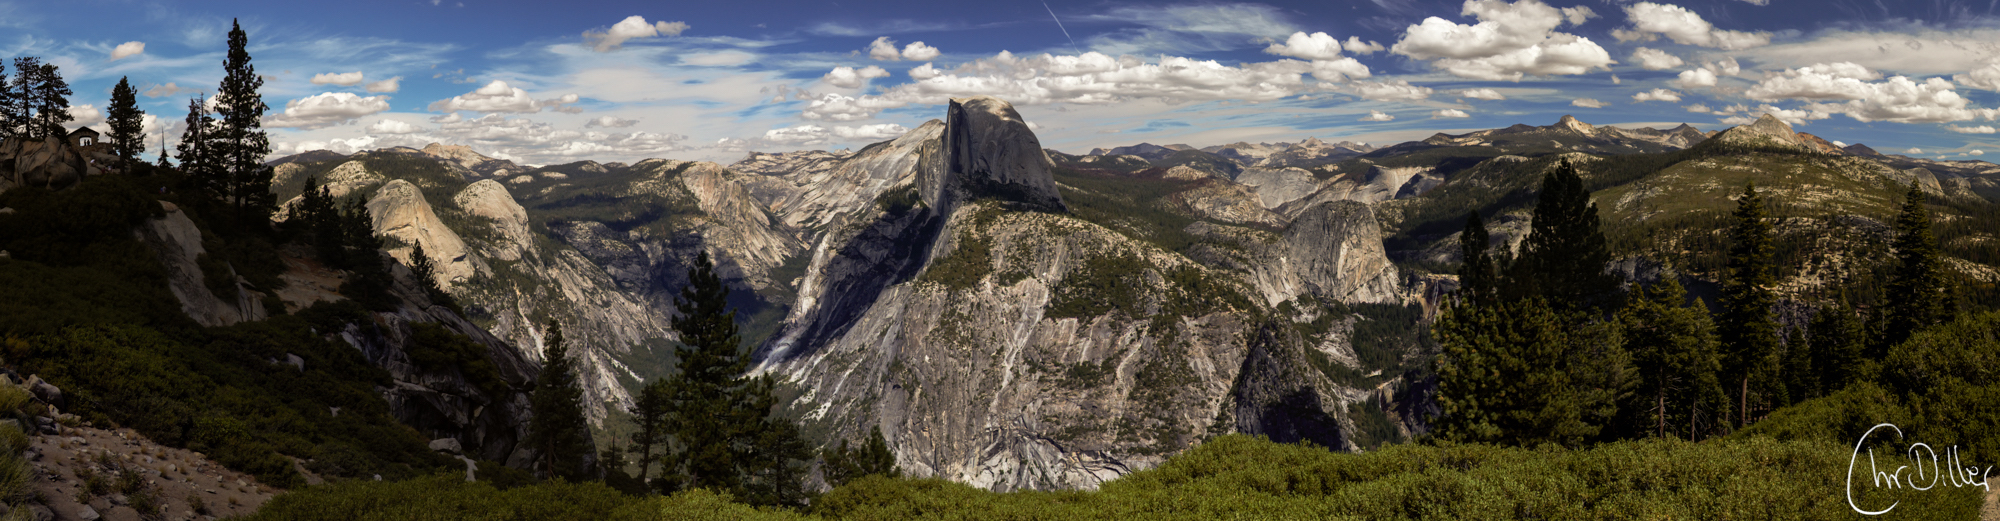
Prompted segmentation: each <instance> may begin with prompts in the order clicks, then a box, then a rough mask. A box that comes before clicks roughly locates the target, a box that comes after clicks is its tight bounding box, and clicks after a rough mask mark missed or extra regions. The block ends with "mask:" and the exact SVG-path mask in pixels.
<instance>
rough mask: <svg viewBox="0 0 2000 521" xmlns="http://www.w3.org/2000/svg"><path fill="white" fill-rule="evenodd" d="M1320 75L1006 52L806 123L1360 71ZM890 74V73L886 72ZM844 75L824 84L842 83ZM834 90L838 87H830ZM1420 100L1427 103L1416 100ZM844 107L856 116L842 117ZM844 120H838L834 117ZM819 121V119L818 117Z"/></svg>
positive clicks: (836, 103)
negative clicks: (954, 105) (965, 104)
mask: <svg viewBox="0 0 2000 521" xmlns="http://www.w3.org/2000/svg"><path fill="white" fill-rule="evenodd" d="M1328 65H1329V66H1325V67H1320V68H1315V65H1314V64H1313V63H1311V62H1305V61H1299V60H1278V61H1271V62H1259V63H1246V64H1242V65H1240V66H1234V67H1232V66H1227V65H1223V64H1221V63H1218V62H1216V61H1214V60H1196V59H1193V58H1185V57H1177V56H1162V57H1160V58H1159V61H1158V62H1154V63H1148V62H1147V61H1145V60H1143V59H1140V58H1138V57H1135V56H1120V57H1117V58H1113V57H1111V56H1108V55H1105V54H1102V53H1097V52H1087V53H1083V54H1081V55H1051V54H1042V55H1037V56H1026V57H1023V56H1016V55H1014V54H1013V53H1010V52H1006V51H1001V52H1000V53H999V54H996V55H994V56H992V57H989V58H981V59H978V60H973V61H971V62H966V63H963V64H960V65H959V66H957V67H955V68H953V69H952V70H949V71H946V70H941V69H938V68H936V67H934V66H924V67H918V68H916V69H912V70H911V74H912V77H913V79H916V80H917V81H914V82H911V83H905V84H901V85H896V86H894V87H890V88H887V89H884V90H883V91H882V92H881V93H880V94H874V95H866V96H859V97H854V98H853V101H851V102H850V101H846V100H845V99H844V98H846V97H844V96H843V97H841V98H827V97H824V96H823V97H822V98H821V99H820V101H817V102H815V104H814V106H812V107H808V109H807V112H809V113H812V114H809V115H807V119H829V120H835V121H846V120H854V119H866V118H867V117H870V116H872V115H873V114H874V113H875V112H877V111H879V110H882V109H888V108H896V107H903V106H907V105H911V104H943V103H945V102H946V101H948V100H949V99H950V98H952V97H962V96H976V95H987V96H994V97H998V98H1001V99H1005V100H1007V101H1008V102H1010V103H1013V104H1015V105H1039V104H1048V103H1078V104H1102V103H1114V102H1118V101H1123V100H1129V99H1141V98H1143V99H1161V100H1166V101H1169V102H1187V101H1209V100H1238V101H1274V100H1279V99H1284V98H1289V97H1293V96H1297V95H1299V94H1303V93H1306V92H1310V91H1312V89H1313V88H1314V87H1315V86H1316V85H1315V84H1310V83H1307V82H1306V81H1305V79H1304V75H1306V74H1315V75H1316V77H1318V78H1319V79H1320V80H1321V81H1322V83H1324V82H1325V80H1326V77H1327V76H1332V75H1335V74H1336V73H1338V74H1339V75H1343V76H1344V75H1349V74H1358V73H1360V72H1362V69H1363V68H1361V67H1358V65H1359V64H1358V63H1357V64H1354V65H1356V67H1349V66H1345V65H1344V64H1328ZM885 72H886V71H885ZM851 73H852V74H854V78H855V80H854V83H853V85H856V86H859V85H860V78H861V72H860V71H852V72H851ZM840 75H841V73H840V71H839V69H836V70H835V72H834V73H829V74H828V76H827V78H823V79H826V80H832V79H835V78H834V77H835V76H840ZM828 83H829V85H832V84H833V82H832V81H828ZM1391 88H1393V89H1400V90H1404V91H1411V92H1420V93H1422V94H1423V95H1424V96H1428V95H1429V92H1430V89H1428V88H1424V87H1416V86H1410V85H1408V84H1407V83H1402V84H1400V85H1398V86H1396V87H1391ZM1414 99H1422V98H1421V97H1417V98H1414ZM841 104H847V105H852V106H853V107H855V110H836V109H840V108H845V107H841V106H840V105H841ZM835 113H839V114H846V115H845V116H842V117H840V118H835V117H832V116H831V114H835ZM815 114H816V116H815Z"/></svg>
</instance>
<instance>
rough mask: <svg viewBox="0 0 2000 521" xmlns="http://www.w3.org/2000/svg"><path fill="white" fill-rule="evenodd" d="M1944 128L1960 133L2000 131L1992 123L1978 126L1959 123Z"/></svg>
mask: <svg viewBox="0 0 2000 521" xmlns="http://www.w3.org/2000/svg"><path fill="white" fill-rule="evenodd" d="M1944 129H1945V130H1949V131H1952V132H1957V133H1960V134H1992V133H1994V132H2000V130H1995V129H1994V128H1993V126H1992V125H1980V126H1977V127H1961V126H1957V125H1952V126H1948V127H1945V128H1944Z"/></svg>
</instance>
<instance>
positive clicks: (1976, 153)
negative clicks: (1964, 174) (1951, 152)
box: [1965, 149, 1986, 156]
mask: <svg viewBox="0 0 2000 521" xmlns="http://www.w3.org/2000/svg"><path fill="white" fill-rule="evenodd" d="M1965 155H1968V156H1983V155H1986V151H1985V150H1979V149H1973V150H1972V151H1971V152H1966V153H1965Z"/></svg>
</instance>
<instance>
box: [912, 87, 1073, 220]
mask: <svg viewBox="0 0 2000 521" xmlns="http://www.w3.org/2000/svg"><path fill="white" fill-rule="evenodd" d="M943 146H944V154H942V156H940V157H937V158H936V159H938V160H941V162H940V163H933V164H929V165H924V166H923V170H920V174H919V175H918V176H917V192H918V193H919V194H921V195H922V196H923V200H924V202H925V203H927V204H929V205H930V206H931V207H932V208H937V209H940V210H941V211H942V212H943V213H945V214H949V213H950V209H951V208H953V207H955V206H956V205H957V204H958V203H959V202H962V201H967V200H970V199H973V198H980V197H994V198H999V199H1004V200H1010V201H1016V202H1023V203H1028V204H1032V205H1036V206H1040V207H1043V208H1049V209H1053V210H1062V209H1064V208H1066V207H1065V206H1064V205H1063V202H1062V194H1060V193H1058V192H1057V191H1056V182H1055V178H1054V177H1052V176H1050V174H1049V169H1050V168H1053V167H1054V166H1055V162H1054V161H1051V160H1050V159H1049V155H1048V153H1047V152H1045V151H1043V150H1042V142H1041V140H1040V139H1037V138H1035V133H1034V132H1033V131H1031V130H1029V129H1028V123H1027V122H1026V121H1024V120H1022V119H1021V115H1020V113H1017V112H1014V106H1013V105H1010V104H1008V103H1007V102H1005V101H1000V100H999V99H997V98H993V97H989V96H976V97H971V98H954V99H952V100H951V105H950V107H949V108H947V109H946V111H945V124H944V142H943Z"/></svg>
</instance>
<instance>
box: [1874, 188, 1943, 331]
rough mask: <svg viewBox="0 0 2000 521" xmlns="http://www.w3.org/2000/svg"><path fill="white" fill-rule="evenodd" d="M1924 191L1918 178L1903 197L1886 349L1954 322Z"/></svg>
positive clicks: (1897, 221) (1897, 233)
mask: <svg viewBox="0 0 2000 521" xmlns="http://www.w3.org/2000/svg"><path fill="white" fill-rule="evenodd" d="M1924 199H1925V198H1924V191H1923V189H1922V188H1921V187H1919V186H1918V185H1917V183H1916V182H1915V181H1911V182H1910V190H1909V192H1908V193H1907V194H1906V195H1904V196H1903V209H1902V213H1901V214H1899V215H1897V216H1896V242H1895V245H1894V247H1895V249H1896V273H1895V278H1894V279H1892V280H1891V281H1890V282H1889V295H1888V296H1889V298H1888V300H1889V302H1888V306H1887V307H1888V308H1889V309H1888V317H1887V324H1886V326H1887V327H1886V328H1885V329H1886V331H1885V334H1884V337H1883V339H1882V341H1883V345H1884V346H1885V348H1884V349H1878V351H1880V352H1887V351H1888V349H1886V347H1887V346H1895V345H1897V344H1901V343H1903V341H1904V340H1907V339H1909V338H1910V335H1913V334H1916V333H1917V332H1918V331H1922V330H1923V329H1924V328H1927V327H1930V326H1933V325H1936V324H1941V323H1944V322H1949V321H1951V318H1952V315H1953V311H1954V310H1953V309H1952V302H1951V294H1950V293H1949V286H1948V285H1947V282H1946V280H1945V274H1944V264H1943V260H1942V259H1940V258H1939V256H1938V247H1937V240H1936V239H1935V238H1934V237H1932V235H1931V215H1930V210H1928V209H1925V208H1924Z"/></svg>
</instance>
